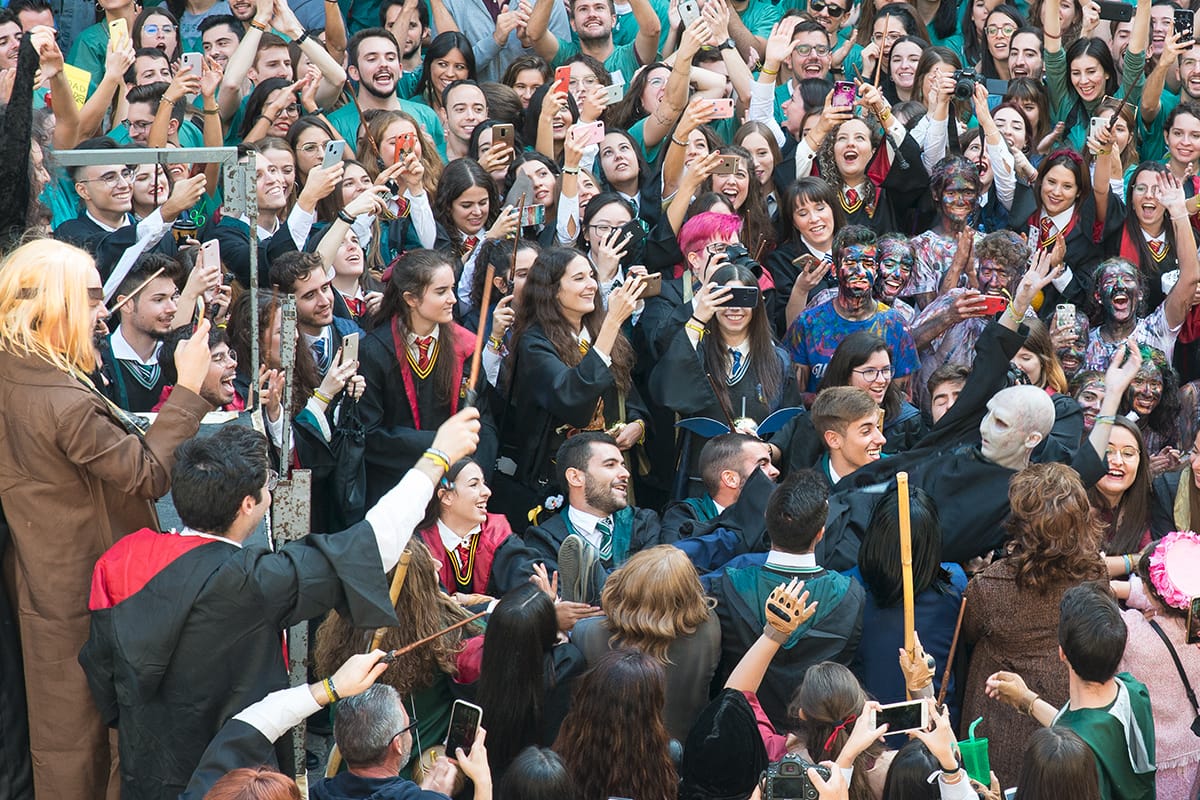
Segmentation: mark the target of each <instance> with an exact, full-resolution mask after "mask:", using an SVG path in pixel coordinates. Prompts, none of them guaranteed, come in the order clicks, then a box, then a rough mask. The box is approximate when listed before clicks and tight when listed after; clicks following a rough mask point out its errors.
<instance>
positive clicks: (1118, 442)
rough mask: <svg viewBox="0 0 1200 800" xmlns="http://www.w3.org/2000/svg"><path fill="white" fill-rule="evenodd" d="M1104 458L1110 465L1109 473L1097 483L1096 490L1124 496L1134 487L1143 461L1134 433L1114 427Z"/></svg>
mask: <svg viewBox="0 0 1200 800" xmlns="http://www.w3.org/2000/svg"><path fill="white" fill-rule="evenodd" d="M1104 458H1105V461H1106V462H1107V463H1108V472H1106V473H1104V476H1103V477H1101V478H1100V480H1098V481H1096V488H1097V489H1099V490H1100V491H1101V492H1103V493H1104V494H1106V495H1122V494H1124V493H1125V490H1126V489H1128V488H1129V487H1130V486H1133V479H1134V478H1136V477H1137V471H1138V464H1139V463H1140V462H1141V460H1142V451H1141V448H1139V447H1138V443H1137V439H1135V438H1134V436H1133V433H1132V432H1131V431H1129V430H1127V429H1125V428H1122V427H1119V426H1116V425H1114V426H1113V429H1112V433H1110V434H1109V436H1108V446H1107V447H1106V448H1104Z"/></svg>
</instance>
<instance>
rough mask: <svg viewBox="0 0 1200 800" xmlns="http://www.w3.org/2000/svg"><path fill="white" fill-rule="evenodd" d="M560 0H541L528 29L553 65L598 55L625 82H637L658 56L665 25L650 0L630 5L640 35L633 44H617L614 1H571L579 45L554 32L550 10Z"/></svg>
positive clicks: (535, 46) (536, 47) (537, 49)
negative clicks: (582, 55)
mask: <svg viewBox="0 0 1200 800" xmlns="http://www.w3.org/2000/svg"><path fill="white" fill-rule="evenodd" d="M555 2H556V0H537V4H536V5H534V7H533V14H531V15H530V17H529V24H528V25H527V27H526V29H525V31H526V35H527V36H528V38H529V39H531V40H532V41H533V49H534V51H535V52H536V53H537V54H538V55H539V56H541V57H542V58H544V59H546V60H547V61H548V62H550V64H552V65H553V66H556V67H557V66H559V65H561V64H565V63H566V62H567V60H568V59H570V58H571V57H572V56H575V55H577V54H579V53H581V52H582V53H585V54H586V55H589V56H591V57H592V58H595V59H596V60H597V61H600V62H602V63H603V64H604V68H605V69H606V70H608V71H609V72H620V73H621V74H622V75H623V76H624V77H625V82H626V83H630V82H631V81H633V75H634V73H635V72H637V70H638V68H639V67H641V66H643V65H645V64H649V63H650V62H651V61H654V60H655V59H656V58H658V42H659V33H660V32H661V30H662V24H661V23H660V22H659V19H658V15H657V14H655V13H654V9H653V7H651V5H650V1H649V0H632V2H630V4H629V5H630V8H631V9H632V10H633V17H634V19H635V20H636V21H637V36H636V37H634V40H633V42H632V43H630V44H625V45H616V44H614V43H613V24H614V23H615V21H616V17H617V11H616V6H615V5H614V4H613V0H570V17H571V30H572V31H573V32H574V33H575V34H576V35H577V36H579V44H578V45H576V44H575V43H573V42H571V41H568V40H566V39H560V38H558V37H557V36H555V35H554V34H553V33H551V32H550V28H549V26H550V13H551V11H553V10H554V3H555Z"/></svg>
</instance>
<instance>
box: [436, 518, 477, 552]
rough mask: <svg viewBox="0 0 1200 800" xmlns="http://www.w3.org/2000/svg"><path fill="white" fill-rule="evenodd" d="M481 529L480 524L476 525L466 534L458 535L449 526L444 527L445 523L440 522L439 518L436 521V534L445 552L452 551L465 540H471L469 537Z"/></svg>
mask: <svg viewBox="0 0 1200 800" xmlns="http://www.w3.org/2000/svg"><path fill="white" fill-rule="evenodd" d="M482 529H483V528H482V526H480V525H476V526H475V527H474V528H472V529H471V530H470V531H469V532H468V533H467V535H466V536H459V535H458V534H457V533H455V532H454V531H452V530H450V528H448V527H446V523H444V522H442V521H441V520H440V519H439V520H438V521H437V531H438V536H440V537H441V539H442V547H445V548H446V552H447V553H451V552H454V551H455V550H456V549H458V546H459V545H462V544H466V543H467V542H469V541H471V537H472V536H475V535H476V534H478V533H479V531H481V530H482Z"/></svg>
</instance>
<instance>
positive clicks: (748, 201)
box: [700, 144, 776, 288]
mask: <svg viewBox="0 0 1200 800" xmlns="http://www.w3.org/2000/svg"><path fill="white" fill-rule="evenodd" d="M717 152H719V153H720V154H721V155H724V156H737V157H738V165H737V169H735V170H734V171H733V172H731V173H727V174H716V173H714V174H713V175H711V176H709V178H708V180H707V181H705V182H704V183H703V184H702V185H701V187H700V191H701V192H709V191H712V192H717V193H718V194H723V195H725V197H727V198H729V202H730V204H731V205H732V206H733V211H734V213H735V214H737V215H738V216H739V217H741V218H742V241H744V242H748V243H749V244H750V245H751V247H750V248H748V249H750V255H751V256H754V259H755V260H756V261H759V262H760V263H761V262H762V261H763V259H765V258H766V257H767V255H768V254H770V252H771V251H772V250H774V249H775V238H776V237H775V225H774V224H773V223H772V222H771V214H770V212H768V211H767V203H766V194H767V191H768V189H767V187H766V185H765V184H764V183H763V182H762V181H761V180H759V179H758V178H757V177H756V175H755V172H754V158H753V156H751V155H750V151H748V150H747V149H746V148H744V147H741V146H739V145H736V144H727V145H722V146H721V147H719V148H717ZM768 275H769V273H768ZM770 288H774V285H773V284H772V285H771V287H770Z"/></svg>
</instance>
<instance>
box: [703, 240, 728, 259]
mask: <svg viewBox="0 0 1200 800" xmlns="http://www.w3.org/2000/svg"><path fill="white" fill-rule="evenodd" d="M728 249H729V242H712V243H711V244H706V245H705V246H704V251H705V252H706V253H708V254H709V255H710V256H719V255H721V254H722V253H724V252H725V251H726V250H728Z"/></svg>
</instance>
